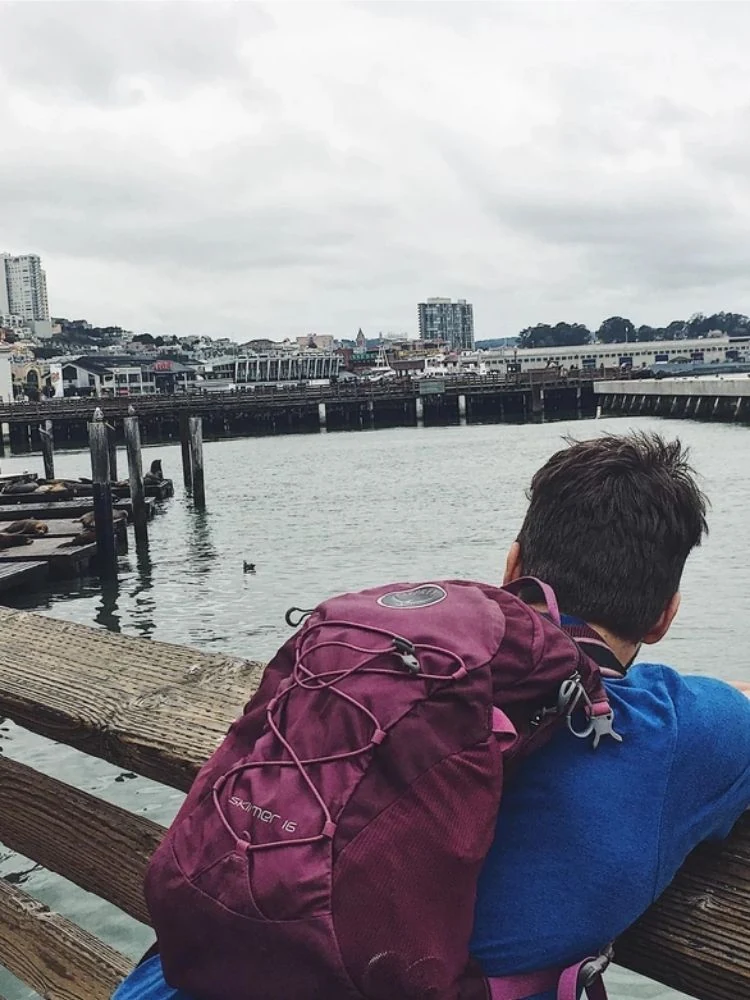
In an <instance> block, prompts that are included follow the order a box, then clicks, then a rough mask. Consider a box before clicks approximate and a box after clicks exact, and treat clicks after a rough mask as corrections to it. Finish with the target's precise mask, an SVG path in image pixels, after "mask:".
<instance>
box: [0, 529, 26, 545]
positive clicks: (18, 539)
mask: <svg viewBox="0 0 750 1000" xmlns="http://www.w3.org/2000/svg"><path fill="white" fill-rule="evenodd" d="M33 541H34V539H33V538H29V536H28V535H9V534H7V533H6V532H4V531H0V549H12V548H13V547H14V546H16V545H31V543H32V542H33Z"/></svg>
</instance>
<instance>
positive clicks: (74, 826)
mask: <svg viewBox="0 0 750 1000" xmlns="http://www.w3.org/2000/svg"><path fill="white" fill-rule="evenodd" d="M164 833H165V831H164V827H162V826H159V825H157V824H156V823H152V822H151V821H150V820H147V819H144V818H143V817H142V816H136V815H135V814H134V813H131V812H128V811H127V810H126V809H121V808H120V807H119V806H115V805H110V804H109V803H108V802H103V801H102V800H101V799H98V798H95V797H94V796H93V795H88V794H87V793H86V792H81V791H79V790H78V789H76V788H72V787H71V786H70V785H66V784H64V783H63V782H61V781H57V780H55V779H54V778H49V777H47V775H45V774H40V773H39V772H38V771H35V770H33V769H32V768H30V767H27V766H26V765H25V764H19V763H17V762H16V761H14V760H10V759H9V758H7V757H2V756H0V842H2V843H3V844H5V846H6V847H9V848H10V849H11V850H12V851H17V852H18V853H19V854H24V855H25V856H26V857H28V858H32V859H33V860H34V861H36V862H38V863H39V864H40V865H42V866H43V867H44V868H47V869H48V870H49V871H53V872H57V874H58V875H62V876H64V877H65V878H67V879H70V881H71V882H75V884H76V885H78V886H80V887H81V888H82V889H85V890H86V891H87V892H93V893H94V894H95V895H96V896H101V897H102V898H103V899H107V900H109V902H110V903H114V905H115V906H119V908H120V909H121V910H124V911H125V913H128V914H130V916H131V917H134V918H135V919H136V920H140V921H141V923H144V924H147V923H149V915H148V910H147V909H146V904H145V902H144V899H143V875H144V873H145V870H146V865H147V864H148V860H149V858H150V857H151V855H152V854H153V852H154V851H155V849H156V847H157V845H158V843H159V841H160V840H161V838H162V837H163V836H164Z"/></svg>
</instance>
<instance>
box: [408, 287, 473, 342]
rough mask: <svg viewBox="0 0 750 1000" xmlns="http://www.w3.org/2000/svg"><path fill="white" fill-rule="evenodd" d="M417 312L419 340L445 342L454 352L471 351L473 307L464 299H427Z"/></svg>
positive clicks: (421, 303)
mask: <svg viewBox="0 0 750 1000" xmlns="http://www.w3.org/2000/svg"><path fill="white" fill-rule="evenodd" d="M417 312H418V315H419V338H420V340H445V341H447V343H448V345H449V346H450V347H451V349H452V350H454V351H470V350H473V348H474V307H473V306H472V305H471V303H469V302H467V301H466V299H457V300H456V301H455V302H453V301H452V300H451V299H440V298H433V299H427V301H426V302H420V303H419V305H418V306H417Z"/></svg>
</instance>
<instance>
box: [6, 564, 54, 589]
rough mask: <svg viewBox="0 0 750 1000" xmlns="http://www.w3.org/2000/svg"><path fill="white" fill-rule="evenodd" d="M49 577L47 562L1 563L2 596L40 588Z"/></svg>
mask: <svg viewBox="0 0 750 1000" xmlns="http://www.w3.org/2000/svg"><path fill="white" fill-rule="evenodd" d="M48 576H49V566H48V565H47V563H46V562H23V561H18V562H15V561H13V562H6V563H0V594H5V593H7V592H8V591H9V590H10V591H12V590H25V589H27V588H29V587H31V588H33V587H38V586H39V585H40V584H42V583H44V581H45V580H46V579H47V577H48Z"/></svg>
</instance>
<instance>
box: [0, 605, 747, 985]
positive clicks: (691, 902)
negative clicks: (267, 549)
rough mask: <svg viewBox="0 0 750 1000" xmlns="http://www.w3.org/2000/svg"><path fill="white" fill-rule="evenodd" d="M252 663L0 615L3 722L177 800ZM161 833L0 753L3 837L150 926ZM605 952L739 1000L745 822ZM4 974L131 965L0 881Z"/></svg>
mask: <svg viewBox="0 0 750 1000" xmlns="http://www.w3.org/2000/svg"><path fill="white" fill-rule="evenodd" d="M262 669H263V666H262V664H261V663H258V662H254V661H246V660H241V659H238V658H236V657H232V656H223V655H221V654H216V653H212V654H209V653H202V652H199V651H197V650H194V649H190V648H187V647H182V646H176V645H168V644H165V643H161V642H154V641H152V640H146V639H139V638H129V637H126V636H122V635H115V634H112V633H109V632H106V631H104V630H102V629H94V628H90V627H87V626H83V625H77V624H73V623H71V622H67V621H59V620H55V619H53V618H50V617H48V616H46V615H44V616H42V615H35V614H30V613H28V612H23V611H14V610H10V609H7V608H0V716H4V717H7V718H9V719H11V720H12V721H14V722H15V723H17V724H18V725H19V726H22V727H24V728H26V729H28V730H30V731H31V732H34V733H37V734H39V735H41V736H45V737H47V738H50V739H53V740H56V741H57V742H58V743H64V744H67V745H69V746H73V747H76V748H78V749H79V750H81V751H83V752H84V753H88V754H91V755H93V756H96V757H101V758H103V759H104V760H108V761H110V762H111V763H113V764H115V765H116V766H119V767H122V768H125V769H127V770H128V771H135V772H137V773H138V774H141V775H145V776H147V777H149V778H151V779H153V780H155V781H158V782H161V783H162V784H165V785H169V786H172V787H175V788H179V789H182V790H183V791H184V790H187V789H188V788H189V786H190V784H191V782H192V779H193V777H194V776H195V773H196V771H197V770H198V768H199V767H200V765H201V764H202V763H203V761H204V760H205V759H206V757H207V756H208V755H209V754H210V753H211V752H212V751H213V750H214V749H215V748H216V746H217V745H218V743H219V742H220V741H221V739H222V737H223V736H224V734H225V732H226V730H227V728H228V726H229V724H230V723H231V721H232V720H233V719H234V718H235V717H236V716H237V715H238V714H239V713H240V711H241V710H242V706H243V705H244V704H245V703H246V701H247V700H248V698H249V697H250V696H251V694H252V693H253V692H254V691H255V690H256V688H257V686H258V683H259V680H260V677H261V674H262ZM163 834H164V829H163V827H161V826H159V825H158V824H156V823H154V822H153V821H151V820H150V819H148V818H146V817H145V816H142V815H137V814H135V813H132V812H129V811H127V810H125V809H123V808H121V807H119V806H116V805H112V804H110V803H107V802H104V801H103V800H101V799H99V798H97V797H96V796H93V795H91V794H89V793H87V792H84V791H81V790H79V789H75V788H72V787H71V786H69V785H66V784H64V783H63V782H61V781H58V780H56V779H53V778H51V777H49V776H47V775H44V774H41V773H40V772H38V771H36V770H34V769H33V768H31V767H29V766H27V765H25V764H21V763H19V762H17V761H14V760H11V759H9V758H8V757H7V756H4V755H0V842H2V843H3V844H4V845H5V846H7V847H8V848H9V849H10V850H12V851H17V852H18V853H19V854H22V855H24V856H25V857H28V858H31V859H32V860H34V861H35V862H37V863H38V864H39V865H41V866H42V867H44V868H46V869H48V870H49V871H52V872H56V873H57V874H58V875H62V876H63V877H65V878H67V879H69V880H70V881H72V882H73V883H75V884H76V885H78V886H79V887H81V888H82V889H84V890H85V891H87V892H90V893H93V894H95V895H97V896H100V897H102V898H103V899H106V900H108V901H109V902H111V903H113V904H114V905H115V906H117V907H119V908H120V909H121V910H122V911H123V912H125V913H127V914H129V915H130V916H131V917H134V918H135V919H136V920H139V921H141V922H143V923H146V924H147V923H148V922H149V916H148V911H147V908H146V905H145V902H144V899H143V893H142V883H143V875H144V872H145V868H146V865H147V863H148V859H149V857H150V855H151V854H152V852H153V850H154V848H155V847H156V845H157V844H158V843H159V841H160V839H161V838H162V836H163ZM615 956H616V960H617V961H618V963H619V964H621V965H624V966H627V967H628V968H631V969H634V970H635V971H637V972H640V973H642V974H643V975H646V976H649V977H650V978H651V979H654V980H657V981H658V982H661V983H664V984H666V985H667V986H671V987H673V988H675V989H677V990H680V991H682V992H685V993H688V994H689V995H690V996H693V997H698V998H700V1000H740V998H741V997H747V996H750V813H748V814H745V816H744V817H742V818H741V819H740V821H739V822H738V824H737V825H736V827H735V829H734V831H733V832H732V833H731V835H730V836H729V838H728V839H727V840H726V841H724V842H722V843H718V844H717V843H714V844H710V845H706V846H704V847H701V848H700V849H699V850H698V851H696V852H695V853H694V854H693V855H692V856H691V857H690V858H689V859H688V861H687V863H686V864H685V865H684V867H683V868H682V870H681V871H680V872H679V873H678V875H677V877H676V878H675V880H674V882H673V883H672V885H671V886H670V887H669V889H668V890H667V891H666V892H665V893H664V895H663V896H662V897H661V899H660V900H659V902H658V903H657V904H655V905H654V906H653V907H652V908H651V909H650V910H649V912H648V913H647V914H646V915H645V916H644V917H643V918H641V920H639V921H638V922H637V923H636V924H635V926H634V927H633V928H631V929H630V930H629V931H628V932H627V933H626V934H625V935H623V937H622V938H620V939H619V940H618V941H617V942H616V944H615ZM0 964H2V965H3V966H5V967H6V968H7V969H8V970H9V971H10V972H11V973H13V974H14V975H16V976H17V977H18V978H19V979H21V980H23V981H24V982H26V983H28V985H29V986H31V987H32V988H33V989H34V990H35V991H36V992H37V993H39V994H40V995H42V996H47V997H53V998H56V1000H108V998H109V997H110V996H111V994H112V991H113V989H114V988H115V986H116V985H117V983H118V982H119V981H120V980H121V979H122V977H123V976H124V975H125V974H126V973H127V972H128V970H129V969H130V967H131V964H132V963H131V962H130V961H129V960H128V959H127V958H125V956H123V955H122V954H120V953H119V952H117V951H116V950H115V949H114V948H111V947H110V946H108V945H106V944H104V943H103V942H102V941H100V940H99V939H97V938H96V937H95V936H94V935H93V934H91V933H90V932H87V931H85V930H84V929H82V928H81V927H79V926H77V925H76V924H75V923H73V922H72V921H70V920H67V919H66V918H64V917H62V916H60V915H58V914H54V913H50V912H49V911H48V910H46V909H45V908H44V907H42V906H41V905H40V904H39V903H37V902H36V901H35V900H33V899H32V898H31V897H30V896H29V895H28V894H26V893H24V892H23V890H22V889H21V888H20V887H19V886H16V885H11V884H9V883H7V882H3V881H2V880H0Z"/></svg>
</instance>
